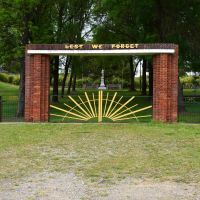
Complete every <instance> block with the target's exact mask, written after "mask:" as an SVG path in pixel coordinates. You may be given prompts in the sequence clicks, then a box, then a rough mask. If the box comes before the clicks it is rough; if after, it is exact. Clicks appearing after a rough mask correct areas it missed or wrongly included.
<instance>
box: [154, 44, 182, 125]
mask: <svg viewBox="0 0 200 200" xmlns="http://www.w3.org/2000/svg"><path fill="white" fill-rule="evenodd" d="M175 50H176V52H175V54H159V55H155V56H154V58H153V77H154V78H153V119H154V120H155V121H161V122H176V121H177V116H178V47H176V49H175Z"/></svg>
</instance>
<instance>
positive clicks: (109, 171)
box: [0, 123, 200, 182]
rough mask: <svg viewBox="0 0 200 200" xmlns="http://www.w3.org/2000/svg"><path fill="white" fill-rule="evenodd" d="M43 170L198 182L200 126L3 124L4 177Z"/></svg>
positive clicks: (0, 170) (0, 159) (0, 164)
mask: <svg viewBox="0 0 200 200" xmlns="http://www.w3.org/2000/svg"><path fill="white" fill-rule="evenodd" d="M43 171H47V172H52V171H53V172H55V171H56V172H67V171H73V172H75V173H76V174H78V175H81V176H83V177H85V178H86V179H89V180H92V181H98V180H101V179H105V180H108V181H115V180H118V179H123V178H125V177H129V176H131V177H136V178H138V177H146V178H154V179H159V180H173V181H183V182H199V181H200V125H188V124H171V125H170V124H168V125H166V124H154V123H148V124H147V123H140V124H137V123H136V124H1V125H0V179H6V178H7V179H16V178H17V177H24V176H27V175H32V174H34V173H40V172H43Z"/></svg>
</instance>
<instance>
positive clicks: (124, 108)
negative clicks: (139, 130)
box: [50, 90, 152, 122]
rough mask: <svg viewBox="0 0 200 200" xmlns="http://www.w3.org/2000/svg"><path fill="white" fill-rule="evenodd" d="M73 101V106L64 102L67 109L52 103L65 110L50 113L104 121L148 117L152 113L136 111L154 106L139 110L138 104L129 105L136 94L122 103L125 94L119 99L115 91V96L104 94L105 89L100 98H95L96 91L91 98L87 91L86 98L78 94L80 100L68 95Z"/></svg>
mask: <svg viewBox="0 0 200 200" xmlns="http://www.w3.org/2000/svg"><path fill="white" fill-rule="evenodd" d="M68 98H69V99H70V100H71V101H72V103H73V106H70V105H68V104H66V103H64V106H65V107H67V108H66V109H63V108H59V107H57V106H54V105H50V107H51V108H53V109H56V110H58V111H61V112H63V114H50V115H51V116H56V117H60V118H62V120H63V121H64V120H65V119H75V120H80V121H88V120H90V119H93V118H97V119H98V122H102V121H103V119H104V118H107V119H110V120H112V121H113V122H116V121H124V120H130V119H136V120H138V119H139V118H146V117H151V116H152V115H142V116H136V113H139V112H141V111H144V110H147V109H150V108H152V106H147V107H144V108H140V109H137V110H133V108H135V107H137V106H138V104H134V105H131V106H128V104H130V103H131V101H132V100H133V99H134V98H135V97H134V96H133V97H131V98H130V99H128V100H127V101H126V102H125V103H122V99H123V96H121V97H120V98H119V99H118V100H117V92H115V93H114V95H113V97H111V98H109V92H107V94H106V95H105V98H104V95H103V91H102V90H100V91H99V92H98V98H97V99H96V98H95V95H94V93H93V94H92V98H91V99H90V98H89V96H88V94H87V92H85V97H84V99H83V98H81V97H80V96H78V98H79V100H80V101H77V100H75V99H74V98H73V97H71V96H68Z"/></svg>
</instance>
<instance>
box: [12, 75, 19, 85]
mask: <svg viewBox="0 0 200 200" xmlns="http://www.w3.org/2000/svg"><path fill="white" fill-rule="evenodd" d="M19 82H20V77H19V75H15V76H14V79H13V82H12V84H14V85H19Z"/></svg>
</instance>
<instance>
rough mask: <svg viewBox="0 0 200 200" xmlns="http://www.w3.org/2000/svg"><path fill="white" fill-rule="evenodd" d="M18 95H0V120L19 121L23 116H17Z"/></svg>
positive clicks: (22, 119)
mask: <svg viewBox="0 0 200 200" xmlns="http://www.w3.org/2000/svg"><path fill="white" fill-rule="evenodd" d="M18 104H19V98H18V96H0V122H21V121H24V118H23V117H17V109H18Z"/></svg>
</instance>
